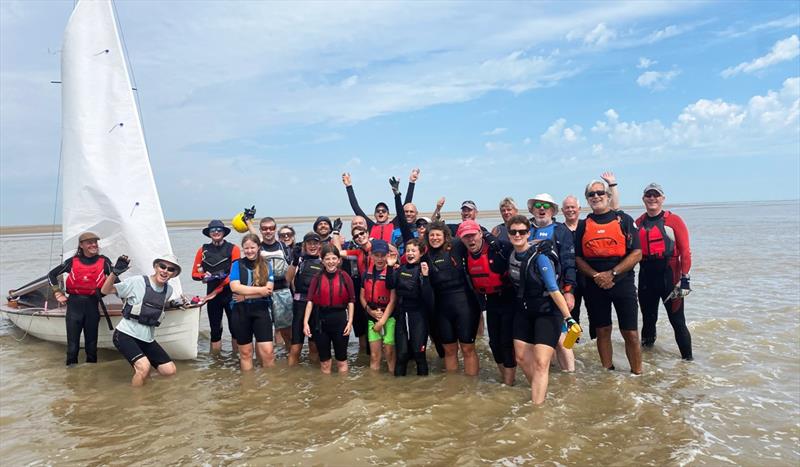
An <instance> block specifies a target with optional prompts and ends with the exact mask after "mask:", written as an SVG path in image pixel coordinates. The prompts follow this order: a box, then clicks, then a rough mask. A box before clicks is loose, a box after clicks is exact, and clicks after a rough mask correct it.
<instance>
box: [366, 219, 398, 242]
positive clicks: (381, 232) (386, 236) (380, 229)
mask: <svg viewBox="0 0 800 467" xmlns="http://www.w3.org/2000/svg"><path fill="white" fill-rule="evenodd" d="M393 231H394V224H392V223H391V222H388V223H386V224H375V225H373V226H372V228H371V229H369V236H370V237H371V238H373V239H376V240H377V239H381V240H383V241H384V242H386V243H392V232H393Z"/></svg>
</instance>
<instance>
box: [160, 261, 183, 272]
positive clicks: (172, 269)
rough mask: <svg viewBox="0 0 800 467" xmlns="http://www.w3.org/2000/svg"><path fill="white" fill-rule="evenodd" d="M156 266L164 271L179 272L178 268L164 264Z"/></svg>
mask: <svg viewBox="0 0 800 467" xmlns="http://www.w3.org/2000/svg"><path fill="white" fill-rule="evenodd" d="M156 266H158V269H161V270H162V271H167V272H175V271H177V270H178V268H176V267H175V266H170V265H168V264H164V263H156Z"/></svg>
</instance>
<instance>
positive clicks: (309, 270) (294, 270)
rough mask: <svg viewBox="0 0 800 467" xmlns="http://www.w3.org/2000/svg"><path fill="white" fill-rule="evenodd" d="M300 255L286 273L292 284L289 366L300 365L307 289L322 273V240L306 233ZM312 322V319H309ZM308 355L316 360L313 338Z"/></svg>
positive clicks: (312, 233)
mask: <svg viewBox="0 0 800 467" xmlns="http://www.w3.org/2000/svg"><path fill="white" fill-rule="evenodd" d="M300 245H301V247H302V254H301V255H298V256H295V258H294V259H293V261H292V265H291V266H290V267H289V270H288V271H287V272H286V280H288V281H289V283H290V284H292V290H294V295H293V296H292V298H293V301H292V341H291V342H292V346H291V347H289V366H294V365H297V364H298V363H300V352H301V351H302V350H303V343H304V342H305V338H306V334H305V333H304V332H303V319H304V317H305V312H306V304H307V303H308V287H309V286H310V285H311V279H313V278H314V276H316V275H317V274H319V273H320V272H322V260H321V259H320V256H319V252H320V248H321V247H322V239H321V238H320V236H319V234H318V233H316V232H308V233H307V234H305V236H304V237H303V241H302V243H301V244H300ZM311 320H312V321H313V320H314V317H313V316H312V317H311ZM308 354H309V358H310V359H311V360H312V361H316V360H318V358H319V357H318V353H317V346H316V344H314V341H313V338H309V339H308Z"/></svg>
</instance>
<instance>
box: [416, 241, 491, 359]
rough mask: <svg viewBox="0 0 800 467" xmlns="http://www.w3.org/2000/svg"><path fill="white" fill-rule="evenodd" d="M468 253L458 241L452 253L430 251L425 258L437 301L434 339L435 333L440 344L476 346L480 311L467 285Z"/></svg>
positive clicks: (432, 335) (432, 334) (432, 331)
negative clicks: (466, 253)
mask: <svg viewBox="0 0 800 467" xmlns="http://www.w3.org/2000/svg"><path fill="white" fill-rule="evenodd" d="M465 251H466V249H465V247H464V244H463V243H461V240H458V239H456V240H454V241H453V242H452V243H451V245H450V249H449V250H445V249H444V248H442V247H440V248H432V247H429V248H428V252H427V253H426V254H425V258H424V259H425V261H427V262H428V264H429V265H430V268H429V270H430V281H431V286H433V291H434V294H435V298H436V308H435V310H436V311H435V313H434V319H433V323H434V324H435V326H432V328H431V337H432V338H433V337H434V331H435V332H436V333H438V339H439V341H440V342H441V344H453V343H456V342H460V343H463V344H473V343H475V337H476V335H477V333H478V323H479V321H480V307H479V305H478V300H477V297H476V296H475V294H474V293H473V292H472V289H471V288H470V286H469V285H468V284H467V278H466V273H465V271H464V264H463V261H464V260H463V258H464V252H465ZM434 343H436V342H435V341H434ZM437 351H438V349H437Z"/></svg>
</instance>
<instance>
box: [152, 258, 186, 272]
mask: <svg viewBox="0 0 800 467" xmlns="http://www.w3.org/2000/svg"><path fill="white" fill-rule="evenodd" d="M159 261H164V262H165V263H169V264H172V265H173V266H175V267H176V268H177V269H178V270H177V271H176V272H175V275H174V276H172V277H177V276H178V275H179V274H180V273H181V265H180V264H178V258H177V257H176V256H175V255H173V254H172V253H167V254H164V255H161V256H159V257H157V258H156V259H154V260H153V267H155V266H156V263H158V262H159Z"/></svg>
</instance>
